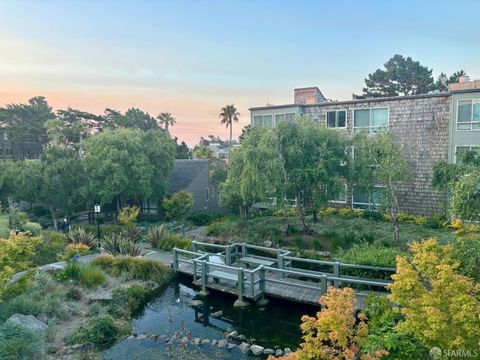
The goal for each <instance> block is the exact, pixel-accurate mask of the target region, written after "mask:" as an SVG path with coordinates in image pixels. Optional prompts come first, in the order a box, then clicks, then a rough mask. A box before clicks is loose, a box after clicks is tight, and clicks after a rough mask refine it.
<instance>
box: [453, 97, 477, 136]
mask: <svg viewBox="0 0 480 360" xmlns="http://www.w3.org/2000/svg"><path fill="white" fill-rule="evenodd" d="M457 130H480V100H461V101H459V102H458V109H457Z"/></svg>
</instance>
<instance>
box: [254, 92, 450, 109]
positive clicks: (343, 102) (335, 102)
mask: <svg viewBox="0 0 480 360" xmlns="http://www.w3.org/2000/svg"><path fill="white" fill-rule="evenodd" d="M450 95H451V94H450V93H449V92H440V93H432V94H421V95H405V96H390V97H380V98H369V99H355V100H341V101H328V102H322V103H318V104H285V105H273V106H258V107H251V108H249V109H248V110H250V111H252V110H268V109H281V108H286V107H308V106H310V107H311V106H331V105H337V104H338V105H347V104H364V103H370V102H382V101H392V100H411V99H424V98H432V97H448V96H450Z"/></svg>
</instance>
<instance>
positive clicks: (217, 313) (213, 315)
mask: <svg viewBox="0 0 480 360" xmlns="http://www.w3.org/2000/svg"><path fill="white" fill-rule="evenodd" d="M210 316H211V317H214V318H218V317H220V316H223V311H222V310H219V311H215V312H213V313H211V314H210Z"/></svg>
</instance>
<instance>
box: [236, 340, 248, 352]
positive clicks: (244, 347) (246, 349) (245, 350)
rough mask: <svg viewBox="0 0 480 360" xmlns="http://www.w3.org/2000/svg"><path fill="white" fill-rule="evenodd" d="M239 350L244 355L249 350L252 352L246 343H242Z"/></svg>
mask: <svg viewBox="0 0 480 360" xmlns="http://www.w3.org/2000/svg"><path fill="white" fill-rule="evenodd" d="M238 348H239V349H240V351H241V352H242V353H244V354H245V353H247V352H248V350H250V345H248V344H247V343H246V342H242V343H241V344H240V345H238Z"/></svg>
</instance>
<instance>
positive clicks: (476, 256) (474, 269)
mask: <svg viewBox="0 0 480 360" xmlns="http://www.w3.org/2000/svg"><path fill="white" fill-rule="evenodd" d="M451 256H452V259H453V260H456V261H458V263H459V264H460V267H459V271H460V273H461V274H463V275H465V276H468V277H469V278H471V279H474V280H475V281H477V282H480V271H479V269H480V236H478V235H477V236H475V235H465V236H459V237H457V238H456V239H455V240H454V241H453V243H452V254H451Z"/></svg>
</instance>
